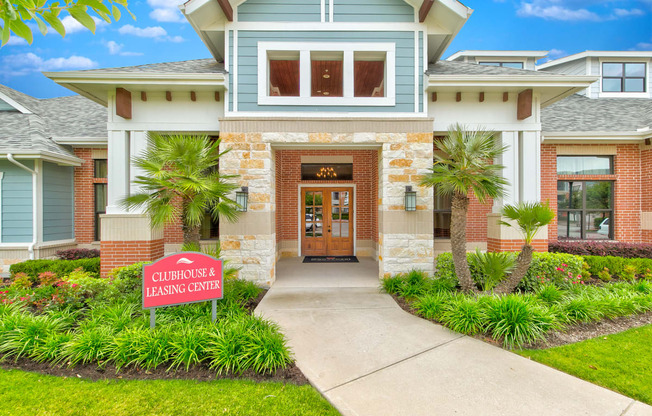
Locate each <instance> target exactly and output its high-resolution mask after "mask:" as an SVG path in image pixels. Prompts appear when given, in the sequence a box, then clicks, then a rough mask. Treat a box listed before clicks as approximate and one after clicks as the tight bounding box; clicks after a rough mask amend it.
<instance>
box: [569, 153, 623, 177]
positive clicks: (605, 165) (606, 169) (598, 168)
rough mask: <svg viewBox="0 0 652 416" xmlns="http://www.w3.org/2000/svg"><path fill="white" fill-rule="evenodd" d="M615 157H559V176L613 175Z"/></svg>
mask: <svg viewBox="0 0 652 416" xmlns="http://www.w3.org/2000/svg"><path fill="white" fill-rule="evenodd" d="M613 173H614V158H613V156H557V174H558V175H611V174H613Z"/></svg>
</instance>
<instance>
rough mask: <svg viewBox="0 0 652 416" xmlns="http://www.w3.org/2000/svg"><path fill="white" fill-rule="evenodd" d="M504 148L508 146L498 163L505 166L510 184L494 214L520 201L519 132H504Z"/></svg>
mask: <svg viewBox="0 0 652 416" xmlns="http://www.w3.org/2000/svg"><path fill="white" fill-rule="evenodd" d="M501 143H502V145H503V146H507V150H505V153H503V154H502V156H501V157H500V158H499V160H498V163H500V164H501V165H503V166H504V168H503V178H505V179H507V181H508V182H509V183H508V184H507V185H505V194H504V196H503V198H502V200H501V199H496V200H495V201H494V207H493V211H494V212H500V210H501V208H502V207H503V206H505V205H507V204H514V203H516V202H518V201H519V175H518V171H519V168H520V166H519V163H518V162H519V146H518V132H515V131H504V132H503V133H502V137H501Z"/></svg>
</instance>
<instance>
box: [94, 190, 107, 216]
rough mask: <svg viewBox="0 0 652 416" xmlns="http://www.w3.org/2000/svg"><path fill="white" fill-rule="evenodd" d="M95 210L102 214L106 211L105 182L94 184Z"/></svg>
mask: <svg viewBox="0 0 652 416" xmlns="http://www.w3.org/2000/svg"><path fill="white" fill-rule="evenodd" d="M95 212H96V213H99V214H104V213H105V212H106V184H105V183H96V184H95Z"/></svg>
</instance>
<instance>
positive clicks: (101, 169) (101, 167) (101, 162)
mask: <svg viewBox="0 0 652 416" xmlns="http://www.w3.org/2000/svg"><path fill="white" fill-rule="evenodd" d="M93 164H94V166H93V170H94V174H93V177H95V178H107V177H108V173H109V171H108V165H107V160H106V159H95V160H93Z"/></svg>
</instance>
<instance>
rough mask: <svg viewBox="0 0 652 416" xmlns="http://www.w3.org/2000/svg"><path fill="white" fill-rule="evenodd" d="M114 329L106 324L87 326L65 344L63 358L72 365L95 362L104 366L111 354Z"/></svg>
mask: <svg viewBox="0 0 652 416" xmlns="http://www.w3.org/2000/svg"><path fill="white" fill-rule="evenodd" d="M112 341H113V331H112V330H111V329H110V328H108V327H106V326H97V327H87V328H84V329H82V330H81V331H79V332H76V333H74V334H73V336H72V337H71V339H70V341H68V342H67V343H65V344H64V346H63V351H62V354H61V358H63V361H65V362H68V363H69V364H70V366H74V365H76V364H78V363H82V364H88V363H92V362H95V363H97V364H98V366H100V367H102V366H103V364H105V363H106V359H107V358H108V357H109V355H110V354H111V346H112Z"/></svg>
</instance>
